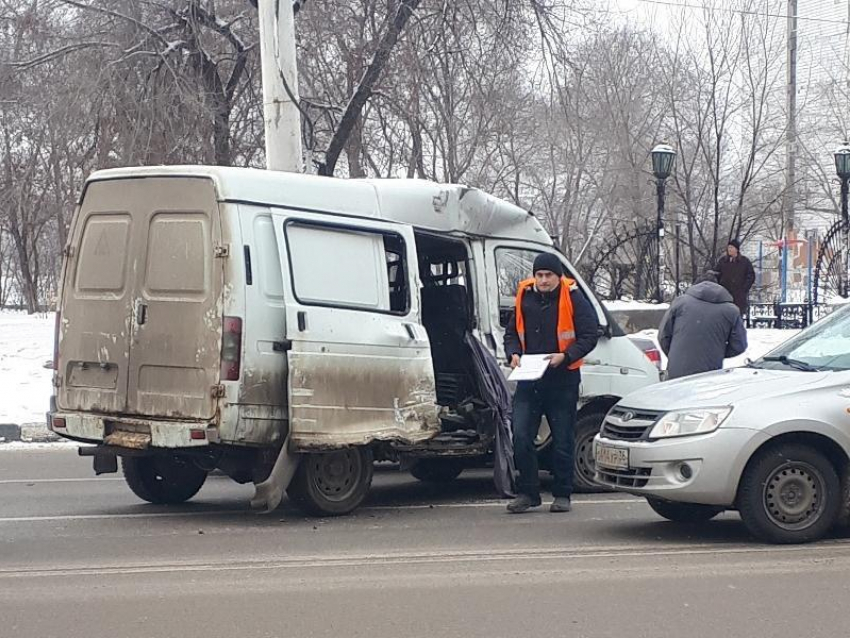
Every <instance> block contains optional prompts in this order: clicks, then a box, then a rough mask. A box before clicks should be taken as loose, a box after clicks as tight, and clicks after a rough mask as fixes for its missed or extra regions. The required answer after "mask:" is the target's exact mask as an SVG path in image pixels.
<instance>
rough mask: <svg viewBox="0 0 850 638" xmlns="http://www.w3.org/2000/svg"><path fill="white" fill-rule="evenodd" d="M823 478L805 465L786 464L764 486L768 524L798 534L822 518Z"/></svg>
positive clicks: (809, 466)
mask: <svg viewBox="0 0 850 638" xmlns="http://www.w3.org/2000/svg"><path fill="white" fill-rule="evenodd" d="M823 491H824V478H823V476H822V475H821V473H820V472H818V470H817V469H816V468H814V467H813V466H811V465H809V464H808V463H801V462H793V463H786V464H784V465H782V466H781V467H779V468H777V469H776V470H774V472H773V473H772V474H771V475H770V477H769V478H768V479H767V481H765V484H764V499H763V502H764V509H765V512H766V513H767V516H768V518H770V520H771V522H772V523H773V524H774V525H776V526H777V527H780V528H782V529H784V530H788V531H799V530H803V529H807V528H808V527H811V526H812V525H814V524H815V523H816V522H817V521H818V519H820V517H821V516H822V515H823Z"/></svg>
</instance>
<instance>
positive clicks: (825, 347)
mask: <svg viewBox="0 0 850 638" xmlns="http://www.w3.org/2000/svg"><path fill="white" fill-rule="evenodd" d="M753 365H755V366H757V367H759V368H769V369H772V370H778V369H796V370H850V305H848V306H845V307H843V308H841V309H840V310H836V311H835V312H833V313H832V314H831V315H829V316H828V317H825V318H824V319H821V320H820V321H818V322H817V323H815V324H814V325H813V326H811V327H809V328H807V329H806V330H803V331H802V332H801V333H800V334H798V335H797V336H796V337H793V338H791V339H789V340H788V341H786V342H785V343H783V344H782V345H781V346H779V347H778V348H776V349H775V350H773V351H771V352H770V353H768V354H767V355H765V356H764V357H762V358H761V359H759V360H758V361H756V362H755V363H754V364H753Z"/></svg>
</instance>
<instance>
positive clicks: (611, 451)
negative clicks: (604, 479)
mask: <svg viewBox="0 0 850 638" xmlns="http://www.w3.org/2000/svg"><path fill="white" fill-rule="evenodd" d="M596 464H597V465H599V466H602V467H610V468H613V469H615V470H627V469H629V451H628V450H627V449H625V448H620V447H609V446H607V445H602V444H600V443H597V444H596Z"/></svg>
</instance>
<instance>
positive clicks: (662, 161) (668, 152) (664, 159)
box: [651, 144, 850, 303]
mask: <svg viewBox="0 0 850 638" xmlns="http://www.w3.org/2000/svg"><path fill="white" fill-rule="evenodd" d="M848 151H850V149H848ZM651 155H652V174H653V175H655V192H656V197H657V200H658V201H657V208H656V217H655V228H656V232H657V237H656V241H657V242H658V250H657V251H656V255H657V257H658V264H656V266H657V268H658V285H657V287H656V289H655V298H656V300H657V301H658V302H659V303H661V301H662V298H661V282H662V280H663V279H664V259H663V255H662V254H661V251H662V247H663V245H664V184H665V182H666V181H667V178H668V177H670V173H671V172H672V171H673V161H674V160H675V159H676V151H674V150H673V147H672V146H670V145H669V144H658V145H657V146H656V147H655V148H654V149H652V153H651Z"/></svg>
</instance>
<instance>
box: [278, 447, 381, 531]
mask: <svg viewBox="0 0 850 638" xmlns="http://www.w3.org/2000/svg"><path fill="white" fill-rule="evenodd" d="M372 460H373V459H372V451H371V450H369V449H367V448H361V447H352V448H346V449H344V450H335V451H333V452H321V453H315V454H305V455H304V456H303V458H302V459H301V463H300V464H299V465H298V469H297V470H296V472H295V476H294V477H293V479H292V483H290V484H289V488H287V490H286V493H287V494H288V495H289V498H291V499H292V500H293V501H294V502H295V504H296V505H297V506H298V507H299V508H300V509H301V510H303V511H304V512H306V513H307V514H309V515H311V516H342V515H344V514H348V513H349V512H351V511H353V510H354V509H356V508H357V507H358V506H359V505H360V504H361V503H362V502H363V500H364V499H365V498H366V495H367V494H368V493H369V488H370V487H371V485H372V471H373V467H372Z"/></svg>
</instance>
